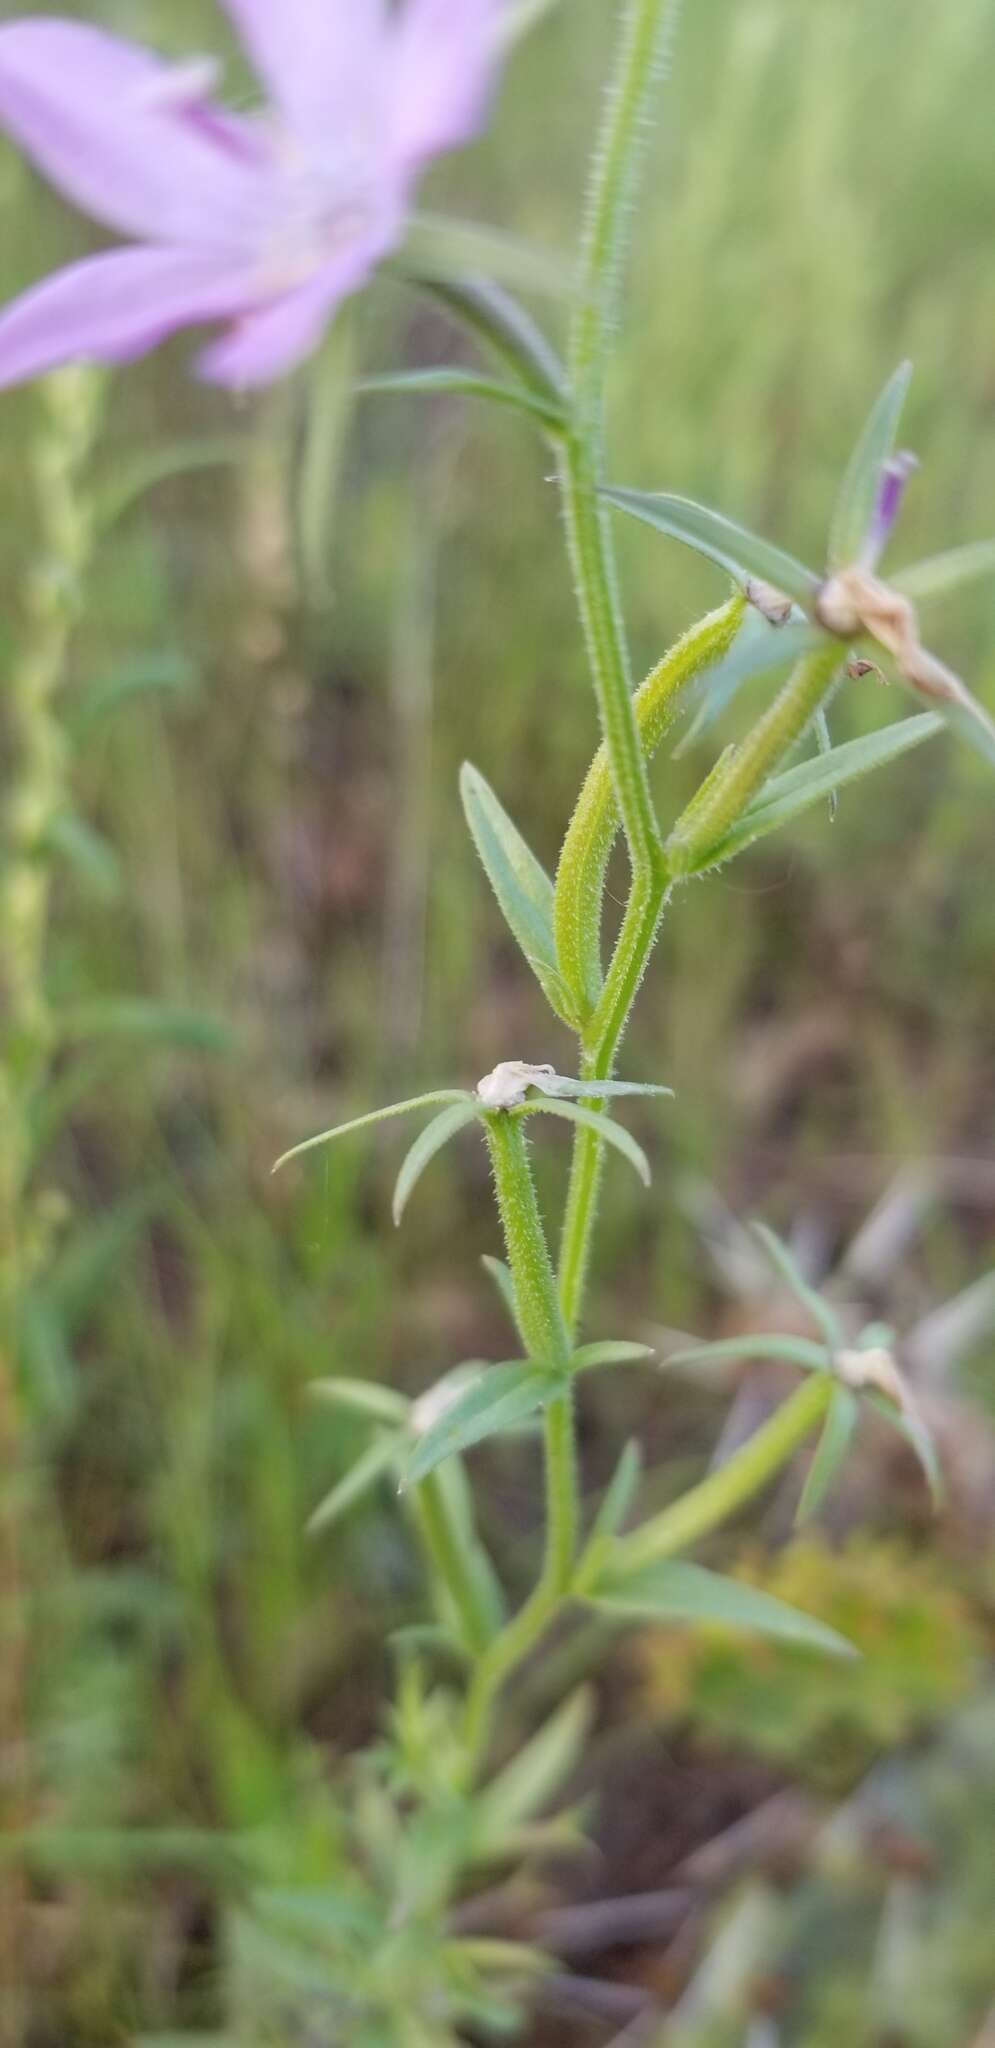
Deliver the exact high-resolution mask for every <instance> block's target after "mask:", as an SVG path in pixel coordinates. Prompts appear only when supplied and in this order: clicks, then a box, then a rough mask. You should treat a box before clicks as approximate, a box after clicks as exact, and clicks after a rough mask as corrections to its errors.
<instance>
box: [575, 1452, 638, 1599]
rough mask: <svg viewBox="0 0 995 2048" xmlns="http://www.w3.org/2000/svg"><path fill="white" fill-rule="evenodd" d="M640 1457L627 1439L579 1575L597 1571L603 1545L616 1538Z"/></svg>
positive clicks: (635, 1488)
mask: <svg viewBox="0 0 995 2048" xmlns="http://www.w3.org/2000/svg"><path fill="white" fill-rule="evenodd" d="M642 1470H643V1454H642V1451H641V1449H640V1447H639V1445H638V1443H637V1442H636V1440H635V1438H632V1439H630V1441H629V1442H628V1443H627V1444H626V1446H625V1449H624V1451H623V1452H622V1455H621V1457H620V1459H619V1461H618V1464H617V1465H616V1467H615V1471H614V1474H613V1476H612V1480H611V1484H610V1485H609V1486H608V1488H607V1490H606V1492H605V1496H604V1499H603V1500H602V1503H601V1506H600V1507H599V1509H598V1512H597V1514H596V1515H595V1518H594V1522H593V1524H592V1526H591V1534H590V1536H589V1537H588V1541H587V1549H586V1550H585V1552H584V1561H583V1566H582V1572H583V1573H584V1574H585V1575H586V1573H587V1572H589V1571H590V1572H592V1573H594V1572H596V1571H597V1570H598V1567H599V1565H600V1563H601V1560H602V1556H603V1553H604V1551H605V1548H606V1546H607V1545H608V1544H609V1543H610V1542H611V1539H612V1537H613V1536H617V1535H618V1532H619V1530H620V1529H621V1527H622V1524H623V1522H624V1521H625V1518H626V1515H627V1514H628V1513H629V1510H630V1508H631V1507H632V1504H633V1501H634V1500H635V1498H636V1494H637V1492H638V1489H639V1481H640V1478H641V1477H642Z"/></svg>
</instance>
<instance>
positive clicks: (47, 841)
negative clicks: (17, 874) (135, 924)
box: [43, 811, 124, 903]
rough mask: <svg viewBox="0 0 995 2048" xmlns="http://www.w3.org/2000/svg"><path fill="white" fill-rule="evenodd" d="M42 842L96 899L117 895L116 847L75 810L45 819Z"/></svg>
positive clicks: (120, 872)
mask: <svg viewBox="0 0 995 2048" xmlns="http://www.w3.org/2000/svg"><path fill="white" fill-rule="evenodd" d="M43 845H44V847H45V849H46V851H50V852H52V853H56V854H59V855H61V857H62V859H63V860H65V861H67V862H68V863H69V866H70V867H71V868H72V869H73V872H74V873H75V875H76V876H77V878H78V880H79V881H80V882H81V883H82V884H83V886H84V888H85V889H87V890H88V892H89V894H90V895H91V896H93V897H96V898H97V900H98V901H100V902H104V903H113V902H115V901H116V899H117V897H119V896H120V894H121V889H122V885H123V882H124V872H123V869H122V866H121V862H120V859H119V858H118V854H117V852H116V849H115V848H114V847H113V846H112V845H111V843H110V841H109V840H108V839H105V838H104V836H103V834H102V833H101V832H98V831H96V829H95V828H94V826H93V825H91V824H90V823H89V821H88V820H87V819H86V818H81V817H80V816H79V815H78V814H77V813H76V812H75V811H60V812H59V814H58V816H57V817H54V818H51V819H50V820H49V823H48V826H47V828H46V831H45V835H44V841H43Z"/></svg>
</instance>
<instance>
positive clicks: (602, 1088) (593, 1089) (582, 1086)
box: [536, 1074, 674, 1102]
mask: <svg viewBox="0 0 995 2048" xmlns="http://www.w3.org/2000/svg"><path fill="white" fill-rule="evenodd" d="M536 1087H537V1088H541V1090H542V1093H543V1095H545V1096H549V1095H555V1096H557V1097H560V1096H562V1097H565V1098H566V1099H567V1100H577V1101H588V1100H590V1101H593V1102H600V1101H602V1100H604V1099H605V1098H606V1097H610V1096H614V1095H668V1096H669V1097H670V1098H671V1101H672V1100H673V1095H674V1091H673V1089H672V1088H663V1087H660V1086H659V1085H658V1084H657V1083H655V1082H649V1081H593V1080H587V1081H572V1080H570V1079H569V1078H568V1077H567V1076H566V1075H565V1074H544V1075H543V1078H542V1080H541V1081H537V1082H536Z"/></svg>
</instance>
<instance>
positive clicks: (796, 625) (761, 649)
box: [674, 611, 825, 760]
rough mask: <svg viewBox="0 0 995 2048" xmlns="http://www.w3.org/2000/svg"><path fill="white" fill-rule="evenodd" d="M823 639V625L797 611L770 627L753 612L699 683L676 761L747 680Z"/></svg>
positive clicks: (798, 655) (780, 665)
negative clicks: (803, 617)
mask: <svg viewBox="0 0 995 2048" xmlns="http://www.w3.org/2000/svg"><path fill="white" fill-rule="evenodd" d="M824 639H825V634H824V633H823V630H822V628H821V626H813V625H810V624H809V623H808V621H807V620H801V619H799V618H798V615H797V614H795V616H794V618H792V619H790V620H789V621H788V623H787V625H784V626H771V625H769V624H768V623H767V621H766V620H765V619H762V618H761V616H760V614H759V612H756V611H752V612H751V613H750V615H749V618H748V619H747V620H746V621H745V622H744V624H743V626H742V629H741V631H740V634H739V637H738V639H737V640H736V642H735V644H734V645H733V647H731V648H730V650H729V653H728V654H727V655H726V656H725V659H724V660H723V661H720V662H717V663H716V665H715V667H714V668H713V669H711V670H710V671H709V672H708V674H707V675H706V676H705V677H704V678H703V680H702V682H701V684H700V685H699V689H698V695H699V697H700V700H701V701H700V703H699V705H698V709H697V710H696V712H695V714H694V717H693V719H692V720H691V723H690V725H689V726H688V729H687V732H686V733H684V734H683V736H682V738H681V740H680V743H679V745H678V746H676V747H675V748H674V758H675V760H679V759H680V758H681V757H682V756H683V755H684V754H686V753H687V752H688V749H689V748H690V747H692V746H693V745H694V743H695V741H696V740H698V739H700V738H701V735H702V733H704V732H707V731H708V729H709V727H710V726H712V725H714V724H715V722H716V720H717V719H719V718H721V717H722V714H723V712H725V711H727V710H728V709H729V706H730V705H731V704H732V703H733V702H734V700H735V698H736V697H737V696H738V694H739V691H740V690H741V689H742V687H743V684H744V683H748V682H752V681H753V680H754V678H755V677H757V676H765V675H769V674H770V673H771V671H772V670H774V669H779V668H789V667H793V666H794V664H795V662H796V661H800V660H801V659H802V656H803V655H806V654H811V653H812V652H813V651H814V650H815V648H817V647H821V646H822V644H823V641H824Z"/></svg>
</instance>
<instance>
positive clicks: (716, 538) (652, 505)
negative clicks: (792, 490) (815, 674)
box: [601, 487, 819, 610]
mask: <svg viewBox="0 0 995 2048" xmlns="http://www.w3.org/2000/svg"><path fill="white" fill-rule="evenodd" d="M601 495H602V497H604V498H607V500H608V502H609V504H611V505H615V506H617V508H618V510H619V511H620V512H629V513H631V515H632V517H633V518H634V519H641V520H642V521H643V523H644V525H646V526H652V527H655V529H656V531H657V533H664V534H666V535H668V537H669V538H670V539H671V540H679V541H681V542H682V543H683V545H684V546H685V547H688V548H694V550H695V552H696V553H697V554H699V555H705V556H706V557H707V559H708V560H709V561H710V562H715V563H717V565H718V567H719V568H720V569H728V571H729V574H730V575H731V576H734V577H735V579H736V581H737V583H739V584H740V585H741V586H742V587H743V588H745V587H746V585H747V583H750V582H753V581H760V582H762V583H769V584H772V585H773V588H774V589H775V590H780V591H783V593H784V595H785V597H790V598H793V599H794V601H795V603H796V604H800V605H801V606H802V608H803V609H804V610H808V609H809V607H810V606H811V605H812V603H813V602H814V600H815V597H816V595H817V593H818V589H819V578H818V576H816V575H815V574H814V573H813V571H812V570H811V569H806V567H805V564H804V562H799V561H797V560H796V559H795V557H794V555H788V554H785V552H784V550H783V549H782V548H778V547H774V546H773V544H772V543H771V542H770V541H766V540H761V539H760V537H759V535H758V534H755V533H749V532H748V531H747V529H746V527H745V526H737V525H736V523H735V521H734V520H732V519H726V518H724V517H723V515H722V513H721V512H712V511H710V510H709V508H708V506H707V505H698V504H696V503H695V501H694V499H693V498H675V497H672V496H671V495H670V493H669V492H667V491H629V490H619V489H616V488H614V487H610V488H606V489H605V490H603V491H602V494H601Z"/></svg>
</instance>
